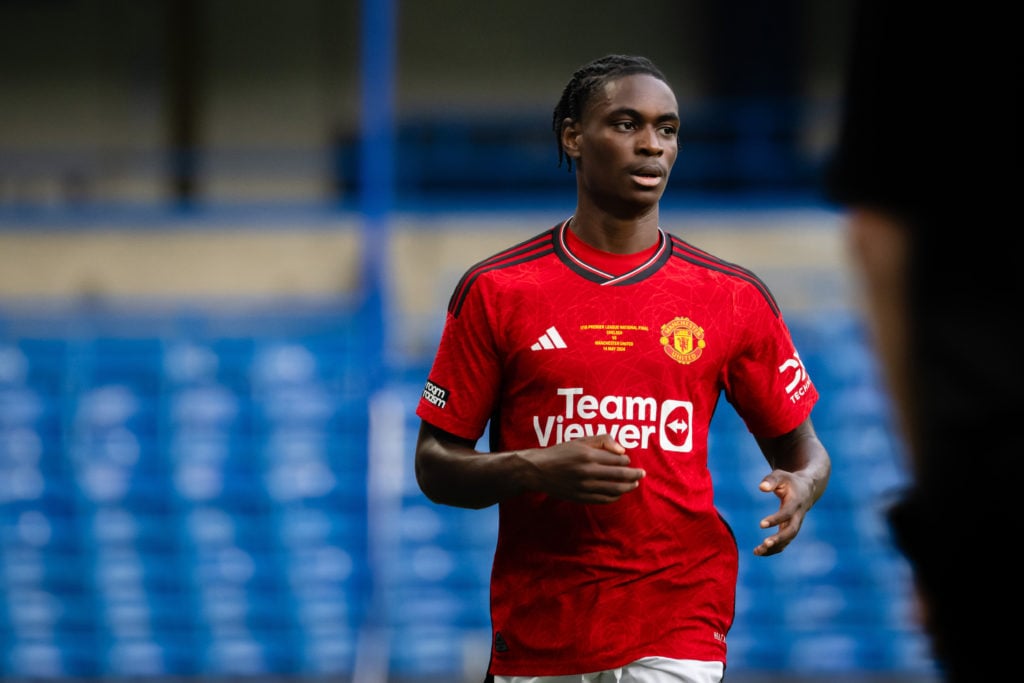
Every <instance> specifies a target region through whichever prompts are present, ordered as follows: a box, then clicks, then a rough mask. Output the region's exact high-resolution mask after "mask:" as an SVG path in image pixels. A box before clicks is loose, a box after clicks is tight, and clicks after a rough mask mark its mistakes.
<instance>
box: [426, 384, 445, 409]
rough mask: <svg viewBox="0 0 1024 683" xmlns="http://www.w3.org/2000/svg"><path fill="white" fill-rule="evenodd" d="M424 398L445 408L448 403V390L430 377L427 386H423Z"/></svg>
mask: <svg viewBox="0 0 1024 683" xmlns="http://www.w3.org/2000/svg"><path fill="white" fill-rule="evenodd" d="M423 398H424V399H425V400H426V401H428V402H430V403H433V404H434V405H435V406H437V407H438V408H444V407H445V406H447V405H448V390H447V389H445V388H444V387H442V386H441V385H440V384H434V383H433V382H431V381H430V380H429V379H428V380H427V384H426V386H424V387H423Z"/></svg>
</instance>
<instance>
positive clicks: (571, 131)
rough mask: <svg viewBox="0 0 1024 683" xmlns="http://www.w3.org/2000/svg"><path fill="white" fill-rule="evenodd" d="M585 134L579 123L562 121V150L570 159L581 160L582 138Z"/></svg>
mask: <svg viewBox="0 0 1024 683" xmlns="http://www.w3.org/2000/svg"><path fill="white" fill-rule="evenodd" d="M582 134H583V127H582V126H581V125H580V123H579V121H574V120H573V119H570V118H565V119H564V120H563V121H562V149H564V150H565V154H566V156H568V157H569V158H570V159H579V158H580V136H581V135H582Z"/></svg>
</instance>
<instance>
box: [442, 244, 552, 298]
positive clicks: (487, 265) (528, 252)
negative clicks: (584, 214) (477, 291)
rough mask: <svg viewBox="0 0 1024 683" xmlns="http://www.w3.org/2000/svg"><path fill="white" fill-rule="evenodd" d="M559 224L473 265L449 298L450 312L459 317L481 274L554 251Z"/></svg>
mask: <svg viewBox="0 0 1024 683" xmlns="http://www.w3.org/2000/svg"><path fill="white" fill-rule="evenodd" d="M556 229H557V226H556V227H554V228H551V229H549V230H545V231H544V232H542V233H540V234H539V235H535V236H534V237H531V238H530V239H528V240H524V241H522V242H520V243H519V244H516V245H514V246H511V247H508V248H506V249H503V250H501V251H499V252H498V253H497V254H494V255H493V256H489V257H487V258H485V259H484V260H482V261H479V262H477V263H475V264H474V265H472V266H471V267H470V268H469V269H468V270H467V271H466V272H465V273H464V274H463V276H462V278H461V279H460V280H459V283H458V285H456V287H455V290H454V291H453V292H452V296H451V298H450V299H449V300H448V312H449V313H451V314H452V315H454V316H455V317H458V315H459V313H460V312H461V311H462V304H463V303H464V302H465V300H466V295H467V294H468V293H469V290H470V288H471V287H472V286H473V283H474V282H476V280H477V278H478V277H480V275H481V274H483V273H486V272H488V271H491V270H499V269H501V268H507V267H509V266H514V265H516V264H519V263H525V262H527V261H532V260H533V259H537V258H540V257H542V256H545V255H547V254H550V253H552V252H553V251H554V244H553V239H554V232H555V230H556Z"/></svg>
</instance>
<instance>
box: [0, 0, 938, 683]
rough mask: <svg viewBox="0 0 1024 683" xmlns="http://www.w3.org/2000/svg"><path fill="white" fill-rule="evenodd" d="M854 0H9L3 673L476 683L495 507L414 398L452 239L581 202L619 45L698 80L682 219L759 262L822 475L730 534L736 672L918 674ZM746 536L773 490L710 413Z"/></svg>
mask: <svg viewBox="0 0 1024 683" xmlns="http://www.w3.org/2000/svg"><path fill="white" fill-rule="evenodd" d="M849 9H850V2H848V1H840V0H803V1H801V0H780V1H777V2H770V3H766V2H756V1H754V0H746V1H744V0H728V1H726V0H650V1H649V2H646V3H643V4H641V5H622V4H621V3H615V2H609V1H607V0H563V1H560V2H554V3H549V2H545V1H543V0H520V1H518V2H515V3H500V2H496V3H483V2H471V1H470V0H431V1H429V2H427V1H425V0H362V1H358V0H290V1H289V2H280V1H274V0H247V1H245V2H241V1H234V0H208V1H205V2H204V1H201V0H180V1H176V0H152V1H150V0H120V1H114V0H0V678H2V679H3V680H10V681H21V680H26V681H27V680H39V679H104V680H127V679H132V680H138V679H179V680H190V679H204V680H219V679H229V678H230V679H232V680H237V679H259V680H264V681H265V680H275V681H287V680H328V679H329V680H337V681H353V682H355V683H388V682H398V681H401V682H405V683H428V682H429V683H470V682H474V683H475V682H476V681H479V680H480V679H481V678H482V673H483V670H484V667H485V665H486V656H487V650H488V637H489V636H488V634H489V630H488V629H489V624H488V617H487V579H488V576H487V574H488V570H489V562H490V553H491V551H492V548H493V541H494V532H495V520H496V518H495V514H494V510H485V511H476V512H469V511H462V510H455V509H448V508H442V507H438V506H434V505H431V504H430V503H428V502H427V501H426V500H425V499H424V498H423V497H422V496H421V495H419V493H418V490H417V488H416V486H415V482H414V481H413V478H412V474H411V458H412V443H413V439H414V433H415V429H416V420H415V418H414V415H413V406H414V404H415V401H416V399H417V396H418V394H419V390H420V388H421V385H422V382H423V380H424V378H425V375H426V371H427V364H428V363H429V360H430V357H431V354H432V352H433V349H434V345H435V344H436V341H437V337H438V335H439V333H440V329H441V323H442V321H443V312H444V306H445V303H446V301H447V297H448V294H449V292H450V289H451V287H452V286H453V285H454V283H455V281H456V279H457V278H458V277H459V275H460V274H461V272H462V270H463V269H464V268H465V267H466V266H467V265H469V264H470V263H473V262H475V261H476V260H477V259H479V258H481V257H483V256H484V255H486V254H488V253H490V252H491V251H493V250H494V249H496V248H497V247H499V246H502V245H504V244H507V243H509V242H510V241H512V240H518V239H522V238H525V237H527V236H529V235H532V234H535V233H536V232H539V231H540V230H542V229H544V228H547V227H549V226H550V225H553V224H554V223H556V222H557V221H559V220H560V219H562V218H564V217H565V216H566V215H567V214H568V212H570V211H571V210H572V208H573V204H574V183H573V180H572V177H571V175H569V174H567V173H566V172H565V170H564V169H559V168H557V167H556V153H555V147H554V140H553V137H552V134H551V132H550V129H549V125H550V120H549V119H550V112H551V108H552V107H553V105H554V103H555V101H556V100H557V98H558V96H559V95H560V92H561V88H562V86H563V85H564V82H565V80H566V79H567V78H568V76H569V74H571V72H572V71H573V70H574V69H575V68H576V67H577V66H579V65H580V64H582V63H584V62H586V61H589V60H590V59H592V58H594V57H597V56H600V55H601V54H605V53H608V52H634V53H642V54H646V55H649V56H650V57H652V58H653V59H654V60H655V61H656V62H657V63H659V65H661V66H662V67H663V69H664V70H665V71H666V72H667V74H668V75H669V77H670V79H671V80H672V82H673V84H674V86H675V88H676V91H677V94H678V95H679V97H680V101H681V106H682V108H683V112H682V113H683V126H682V133H681V138H682V151H681V155H680V159H679V162H678V163H677V165H676V169H675V171H674V173H673V180H672V187H671V188H670V190H669V192H668V194H667V195H666V199H665V203H664V210H663V225H664V226H665V227H666V228H667V229H669V230H671V231H673V232H676V233H677V234H680V235H681V236H683V237H684V238H686V239H688V240H690V241H692V242H695V243H696V244H698V245H700V246H702V247H704V248H706V249H709V250H711V251H713V252H716V253H718V254H719V255H721V256H723V257H725V258H727V259H729V260H734V261H737V262H740V263H742V264H744V265H746V266H748V267H750V268H752V269H753V270H755V271H756V272H757V273H758V274H760V275H761V276H762V277H763V278H764V279H765V280H766V281H767V282H768V284H769V285H770V286H771V287H772V289H773V291H774V292H775V293H776V295H777V296H778V298H779V299H780V300H781V302H782V304H783V306H784V310H785V311H786V312H787V319H788V321H789V323H790V326H791V327H792V328H793V333H794V335H795V337H796V340H797V343H798V346H799V347H800V350H801V353H802V355H803V357H804V359H805V361H806V364H807V366H808V368H809V370H810V372H811V374H812V376H813V377H814V379H815V381H816V382H817V384H818V386H819V387H820V389H821V391H822V394H823V400H822V402H821V404H820V406H819V408H818V409H817V412H816V415H815V420H816V423H817V425H818V428H819V431H820V433H821V435H822V437H823V439H824V441H825V443H826V444H827V445H828V447H829V449H830V451H831V453H832V457H833V460H834V468H835V470H834V475H833V478H832V483H831V487H830V489H829V491H828V492H827V494H826V496H825V497H824V498H823V499H822V501H821V502H820V504H819V506H818V508H817V509H816V511H815V512H814V514H813V515H812V516H811V518H810V520H809V521H808V523H807V525H806V526H805V529H804V531H803V534H802V535H801V537H800V539H799V540H798V542H797V543H796V544H794V545H793V546H792V547H791V548H790V549H789V550H787V552H786V553H784V554H783V555H781V556H778V557H775V558H769V559H757V558H754V557H753V555H752V554H750V553H749V552H744V553H741V563H742V564H741V581H740V586H739V591H738V596H737V597H738V613H737V620H736V626H735V628H734V630H733V632H732V634H731V635H730V656H731V664H730V677H729V679H730V681H733V682H736V683H743V682H746V681H764V682H767V681H771V682H773V683H774V682H780V681H808V682H816V681H829V682H836V681H858V682H861V681H864V682H866V681H872V682H880V681H887V682H891V683H911V682H913V683H923V682H926V681H933V680H935V678H934V669H933V665H932V663H931V661H930V659H929V656H928V648H927V643H926V641H925V639H924V637H923V636H922V634H921V632H920V630H919V628H918V625H917V622H916V621H915V617H914V611H913V610H914V606H913V600H912V596H911V589H910V584H909V573H908V569H907V567H906V566H905V564H904V562H903V561H902V559H901V558H900V556H898V555H897V554H896V553H895V552H894V551H893V549H892V547H891V545H890V543H889V538H888V536H887V532H886V530H885V527H884V524H883V523H882V516H881V514H882V510H883V508H884V505H885V504H886V502H887V500H888V497H889V495H890V494H891V493H892V492H893V491H894V490H896V489H897V488H898V487H899V486H900V485H901V484H902V483H903V482H904V481H905V472H904V469H903V464H902V454H901V451H900V444H899V443H898V441H897V439H896V438H895V437H894V433H893V430H892V424H891V422H890V417H889V414H888V407H887V405H886V399H885V396H884V393H883V391H882V389H881V386H880V380H879V375H878V368H877V366H876V362H875V359H874V357H873V356H872V354H871V353H870V350H869V349H868V347H867V345H866V333H865V329H864V325H863V321H862V319H861V317H860V316H859V313H858V307H857V293H856V288H855V286H854V285H853V284H851V281H850V276H849V272H848V267H847V263H846V260H845V255H844V250H843V243H842V229H841V216H839V215H837V214H836V213H835V212H834V211H832V210H831V209H830V207H828V206H826V205H825V204H823V203H822V201H821V199H820V192H819V188H818V183H819V177H820V176H819V174H820V170H821V165H822V163H823V161H824V159H825V158H827V154H828V152H829V149H830V145H831V143H832V138H833V134H834V129H835V123H836V111H837V105H838V103H839V98H840V96H841V67H842V61H843V60H842V58H843V55H844V51H845V47H846V39H847V26H848V12H849ZM712 441H713V443H712V456H713V457H712V463H711V466H712V469H713V471H714V473H715V476H716V479H717V480H718V490H719V496H720V501H719V503H720V506H721V509H722V511H723V513H724V514H725V516H726V517H727V519H729V520H730V522H731V523H732V525H733V527H734V529H735V531H736V533H737V537H738V540H739V542H740V547H741V551H742V550H749V549H751V548H753V546H754V545H756V542H757V541H756V538H757V536H758V535H759V533H760V532H759V530H758V529H757V526H756V522H757V520H758V519H759V518H760V516H761V515H763V514H765V512H766V510H767V509H770V508H771V507H773V504H772V501H771V500H767V499H765V498H764V497H763V495H762V494H759V493H758V492H757V491H756V489H755V488H754V486H755V484H756V482H757V481H759V479H760V477H761V476H762V474H763V473H764V471H765V466H764V464H763V461H762V458H761V456H760V454H759V453H758V452H757V450H756V446H755V444H754V442H753V440H752V439H751V438H750V437H749V435H747V434H746V432H745V430H744V428H743V427H742V425H741V424H739V423H738V420H737V419H736V418H735V416H734V415H733V414H732V413H731V412H730V410H729V409H728V407H727V406H725V407H724V408H723V410H722V411H721V412H720V414H719V416H717V417H716V423H715V430H714V432H713V434H712Z"/></svg>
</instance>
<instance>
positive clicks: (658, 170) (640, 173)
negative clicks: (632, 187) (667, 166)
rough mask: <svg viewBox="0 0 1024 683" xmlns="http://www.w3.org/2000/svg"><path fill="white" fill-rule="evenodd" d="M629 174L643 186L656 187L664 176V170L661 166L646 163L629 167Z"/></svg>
mask: <svg viewBox="0 0 1024 683" xmlns="http://www.w3.org/2000/svg"><path fill="white" fill-rule="evenodd" d="M629 175H630V176H632V178H633V180H634V181H635V182H636V183H638V184H640V185H643V186H644V187H657V186H658V185H660V184H661V179H662V178H663V177H664V176H665V170H664V169H663V168H662V167H661V166H657V165H654V164H648V165H644V166H637V167H635V168H632V169H630V171H629Z"/></svg>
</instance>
